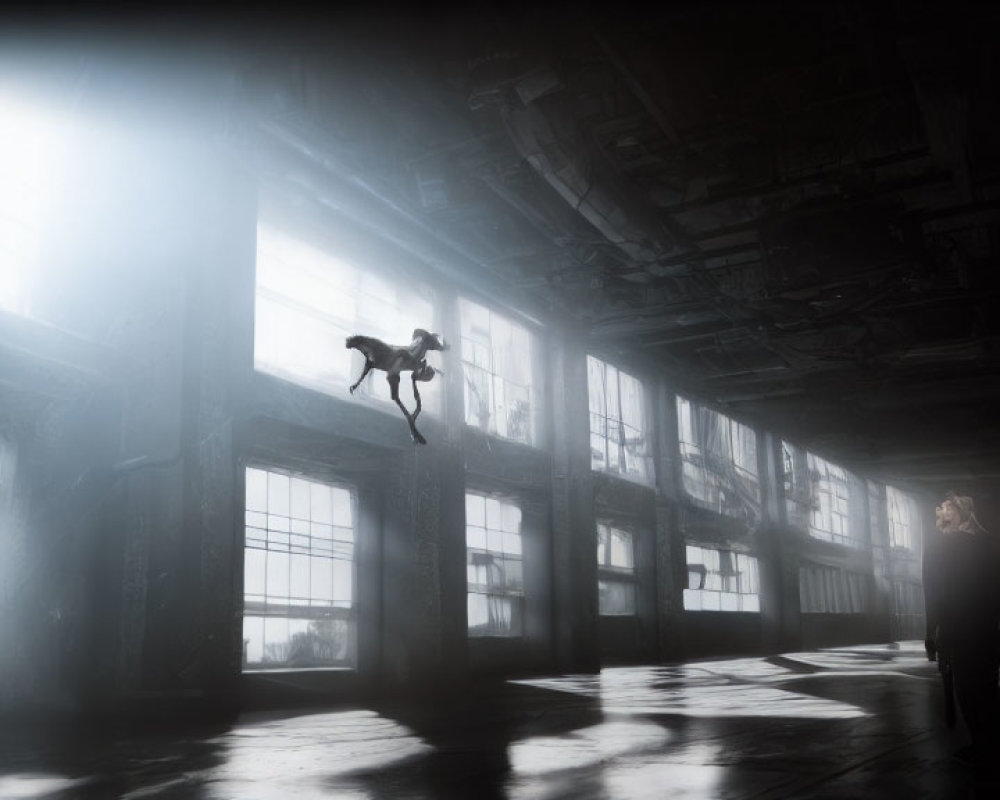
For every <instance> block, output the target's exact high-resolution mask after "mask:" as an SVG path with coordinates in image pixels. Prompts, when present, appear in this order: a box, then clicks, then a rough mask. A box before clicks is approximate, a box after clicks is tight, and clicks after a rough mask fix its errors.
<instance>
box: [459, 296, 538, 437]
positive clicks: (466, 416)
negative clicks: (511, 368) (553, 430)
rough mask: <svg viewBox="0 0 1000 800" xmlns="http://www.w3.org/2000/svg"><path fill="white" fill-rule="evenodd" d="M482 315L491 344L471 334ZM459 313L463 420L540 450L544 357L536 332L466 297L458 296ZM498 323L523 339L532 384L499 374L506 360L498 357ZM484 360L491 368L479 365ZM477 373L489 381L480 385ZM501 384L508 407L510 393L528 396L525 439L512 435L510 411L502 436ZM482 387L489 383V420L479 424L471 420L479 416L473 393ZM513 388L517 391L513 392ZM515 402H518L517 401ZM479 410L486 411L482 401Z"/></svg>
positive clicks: (522, 422) (514, 335)
mask: <svg viewBox="0 0 1000 800" xmlns="http://www.w3.org/2000/svg"><path fill="white" fill-rule="evenodd" d="M482 312H485V313H486V314H487V315H488V318H487V319H488V322H487V325H488V331H487V332H486V333H487V337H488V342H487V341H483V340H482V339H481V338H478V339H477V338H475V337H474V336H472V335H467V334H471V333H473V332H475V330H476V327H475V325H474V323H473V322H472V320H471V317H472V315H473V314H481V313H482ZM458 314H459V331H460V333H459V349H460V358H461V366H462V397H463V412H462V420H463V422H464V424H465V425H466V426H467V427H469V428H474V429H476V430H479V431H482V432H483V433H485V434H487V435H489V436H496V437H497V438H500V439H505V440H507V441H511V442H517V443H519V444H524V445H526V446H528V447H533V448H536V449H537V448H539V447H540V446H541V437H542V431H541V426H540V424H539V413H540V411H541V402H542V389H541V386H540V379H539V374H538V373H539V369H538V359H539V358H540V355H541V351H540V348H539V345H538V341H537V336H536V333H535V331H534V330H532V329H531V328H529V327H527V326H526V325H523V324H522V323H521V322H519V321H516V320H514V319H512V318H511V317H510V316H509V315H507V314H503V313H501V312H499V311H496V310H494V309H493V308H492V307H490V306H488V305H486V304H484V303H481V302H479V301H478V300H475V299H472V298H471V297H468V296H464V295H459V296H458ZM494 321H497V323H498V327H503V326H507V328H508V329H509V331H510V333H511V335H512V336H513V337H522V338H523V339H524V344H525V347H526V349H527V356H526V361H527V363H528V367H527V371H528V378H527V380H528V382H527V383H526V384H524V383H519V382H518V381H516V380H513V379H511V378H509V377H508V376H505V375H501V374H500V373H499V372H498V368H497V366H496V364H497V362H498V361H499V362H502V361H505V360H506V359H504V358H500V357H498V349H497V342H496V341H495V340H494V338H493V331H494ZM483 352H485V356H486V357H485V359H484V358H483V356H482V354H483ZM477 354H478V355H477ZM483 360H485V361H488V365H484V364H481V363H476V362H477V361H483ZM477 371H478V372H480V373H482V374H483V376H485V381H482V380H480V381H478V383H477V381H476V379H475V378H474V377H473V376H474V375H475V373H476V372H477ZM470 373H471V374H470ZM498 382H499V386H500V388H501V389H502V393H503V396H504V400H505V404H506V400H507V397H508V395H509V394H518V393H521V394H523V395H526V396H527V401H526V406H524V411H523V416H524V419H523V420H519V421H518V424H519V425H521V426H524V427H523V429H524V430H525V431H526V433H525V435H523V436H512V435H510V425H511V423H510V421H511V418H512V415H511V413H510V412H507V415H506V416H505V417H504V423H503V427H504V430H505V431H506V432H504V433H501V432H500V429H499V427H498V426H497V423H496V420H497V418H498V416H499V415H498V409H497V402H496V397H497V394H498V391H497V387H498ZM482 384H485V390H486V395H487V401H486V403H487V405H488V409H487V411H488V418H487V419H486V420H485V423H484V422H483V421H482V420H479V421H476V420H475V419H470V418H473V417H474V416H475V415H474V414H473V411H474V410H475V405H474V403H473V400H472V393H473V392H475V393H476V394H477V395H479V393H480V391H481V389H482V388H483V387H482ZM510 388H512V389H513V391H509V389H510ZM514 402H517V400H515V401H514ZM479 409H480V411H482V402H481V401H480V403H479Z"/></svg>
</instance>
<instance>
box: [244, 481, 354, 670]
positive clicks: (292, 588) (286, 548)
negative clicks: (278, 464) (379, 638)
mask: <svg viewBox="0 0 1000 800" xmlns="http://www.w3.org/2000/svg"><path fill="white" fill-rule="evenodd" d="M254 472H255V473H257V474H256V475H254V477H252V478H248V481H247V503H248V504H249V503H250V502H252V493H254V492H257V494H258V495H259V488H260V487H261V486H263V485H265V484H266V487H267V492H266V494H267V508H268V512H270V513H267V514H265V513H263V512H260V511H252V510H247V511H246V517H247V520H248V522H249V521H253V522H256V523H258V524H260V525H264V526H266V527H264V528H252V527H249V526H248V528H247V540H246V542H247V545H246V546H245V548H244V600H245V603H246V604H247V610H248V611H251V610H252V612H253V613H250V614H246V615H245V618H246V620H248V621H247V622H246V623H245V628H246V630H247V631H249V632H250V634H249V635H252V636H253V637H254V639H253V641H252V642H251V643H250V644H249V645H247V646H246V647H245V649H247V653H248V655H247V658H246V662H245V665H244V666H245V668H247V669H271V668H280V667H310V666H313V667H314V666H333V665H341V664H346V663H348V662H349V661H350V660H352V659H353V657H354V638H355V637H354V620H353V614H352V611H351V610H352V609H353V604H354V584H353V569H354V566H353V558H354V543H353V542H354V530H353V528H352V527H350V522H351V521H352V518H353V513H352V511H351V504H352V502H353V495H352V493H351V492H350V491H349V490H348V489H346V488H343V487H334V486H330V485H327V484H321V483H318V482H312V481H309V480H307V479H305V478H300V477H293V476H289V475H287V474H284V473H281V472H272V471H268V470H260V469H257V470H255V471H254ZM262 481H263V482H262ZM253 487H257V488H253ZM334 497H336V498H337V499H338V500H339V501H340V505H341V507H342V508H343V511H340V510H335V509H334V508H333V507H332V505H333V504H332V500H333V498H334ZM256 502H259V500H258V501H256ZM280 511H284V512H285V513H284V514H282V513H276V512H280ZM290 512H292V513H294V514H295V515H296V516H295V517H294V518H290V517H289V516H288V513H290ZM335 516H337V517H338V518H339V519H340V520H342V521H344V522H346V523H348V524H347V525H346V526H345V525H341V526H338V527H334V526H332V525H331V524H330V523H329V522H320V521H317V520H316V518H317V517H319V518H323V519H327V520H329V519H332V518H333V517H335ZM255 530H257V531H259V534H258V535H256V536H253V535H252V532H253V531H255ZM334 536H336V537H337V538H336V539H333V538H332V537H334ZM251 545H253V546H251ZM331 555H336V556H337V557H338V558H337V559H336V560H335V559H332V558H330V556H331ZM250 604H253V606H252V608H251V606H250ZM334 608H336V609H340V611H338V612H337V613H338V614H340V615H341V616H338V617H337V618H335V619H331V618H329V617H320V616H319V615H320V614H327V615H329V614H330V613H333V611H332V610H333V609H334ZM310 609H316V611H315V612H314V611H311V610H310ZM323 609H327V611H323ZM312 614H315V615H316V616H310V615H312ZM254 620H256V621H254ZM331 637H332V638H331Z"/></svg>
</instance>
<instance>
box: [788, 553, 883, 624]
mask: <svg viewBox="0 0 1000 800" xmlns="http://www.w3.org/2000/svg"><path fill="white" fill-rule="evenodd" d="M870 587H871V580H870V578H869V577H868V576H866V575H862V574H860V573H856V572H849V571H847V570H843V569H838V568H836V567H827V566H819V565H808V566H802V567H800V568H799V603H800V605H801V608H802V611H803V613H806V614H863V613H865V612H867V611H868V610H869V608H870V603H871V596H870V592H871V588H870Z"/></svg>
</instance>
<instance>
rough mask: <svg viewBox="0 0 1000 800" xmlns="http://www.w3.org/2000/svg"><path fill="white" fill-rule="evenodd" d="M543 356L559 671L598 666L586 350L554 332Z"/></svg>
mask: <svg viewBox="0 0 1000 800" xmlns="http://www.w3.org/2000/svg"><path fill="white" fill-rule="evenodd" d="M547 355H548V365H549V385H548V390H549V398H550V402H551V408H552V414H551V415H550V417H549V425H550V428H549V430H550V434H551V435H550V439H549V440H550V442H551V447H552V558H553V565H552V598H553V615H554V616H553V619H554V622H553V625H554V644H555V658H556V664H557V667H558V668H559V669H560V670H564V671H577V672H579V671H597V670H599V669H600V651H599V639H598V637H599V631H598V625H597V620H598V614H597V557H596V553H597V526H596V523H595V519H594V482H593V477H592V475H591V470H590V444H589V443H590V437H589V433H588V432H589V430H590V423H589V419H590V408H589V400H588V394H587V353H586V352H585V351H584V350H583V349H582V348H581V347H579V346H577V345H576V344H575V340H574V339H573V338H572V337H568V338H565V339H563V338H561V337H559V338H557V337H552V338H551V339H550V340H549V342H548V353H547Z"/></svg>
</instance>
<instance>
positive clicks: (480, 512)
mask: <svg viewBox="0 0 1000 800" xmlns="http://www.w3.org/2000/svg"><path fill="white" fill-rule="evenodd" d="M465 524H466V525H478V526H479V527H481V528H485V527H486V498H485V497H483V496H482V495H481V494H466V495H465Z"/></svg>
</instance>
